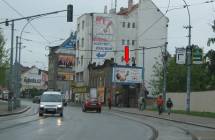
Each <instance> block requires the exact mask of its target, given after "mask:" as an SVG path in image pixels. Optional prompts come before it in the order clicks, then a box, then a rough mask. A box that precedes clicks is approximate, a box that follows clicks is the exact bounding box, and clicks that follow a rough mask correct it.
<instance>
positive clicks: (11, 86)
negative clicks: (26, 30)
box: [6, 20, 14, 111]
mask: <svg viewBox="0 0 215 140" xmlns="http://www.w3.org/2000/svg"><path fill="white" fill-rule="evenodd" d="M7 24H8V23H6V26H7ZM13 37H14V21H13V20H12V24H11V48H10V80H9V88H10V92H9V100H8V111H12V110H13V103H12V100H11V99H12V96H13V40H14V39H13Z"/></svg>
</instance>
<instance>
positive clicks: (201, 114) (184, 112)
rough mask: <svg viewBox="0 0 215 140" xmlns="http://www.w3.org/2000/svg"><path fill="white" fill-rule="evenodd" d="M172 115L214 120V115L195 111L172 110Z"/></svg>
mask: <svg viewBox="0 0 215 140" xmlns="http://www.w3.org/2000/svg"><path fill="white" fill-rule="evenodd" d="M148 110H149V111H157V109H148ZM172 113H175V114H185V115H190V116H198V117H207V118H215V113H212V112H197V111H191V112H189V113H187V112H186V111H184V110H172Z"/></svg>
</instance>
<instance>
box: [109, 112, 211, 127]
mask: <svg viewBox="0 0 215 140" xmlns="http://www.w3.org/2000/svg"><path fill="white" fill-rule="evenodd" d="M113 110H115V111H121V112H125V113H131V114H137V115H144V116H148V117H153V118H158V119H163V120H168V121H174V122H179V123H185V124H189V125H196V126H202V127H206V128H211V129H215V118H206V117H197V116H190V115H185V114H174V113H172V114H171V115H170V116H169V115H168V114H167V113H163V114H162V115H158V112H156V111H148V110H144V111H139V110H138V109H137V108H113Z"/></svg>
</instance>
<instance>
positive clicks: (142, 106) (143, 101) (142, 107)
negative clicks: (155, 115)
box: [141, 97, 146, 110]
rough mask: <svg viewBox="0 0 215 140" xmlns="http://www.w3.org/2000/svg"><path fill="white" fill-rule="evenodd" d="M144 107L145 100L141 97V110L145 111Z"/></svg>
mask: <svg viewBox="0 0 215 140" xmlns="http://www.w3.org/2000/svg"><path fill="white" fill-rule="evenodd" d="M145 105H146V103H145V98H144V97H143V98H142V105H141V110H144V109H145Z"/></svg>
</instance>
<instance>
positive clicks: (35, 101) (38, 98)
mask: <svg viewBox="0 0 215 140" xmlns="http://www.w3.org/2000/svg"><path fill="white" fill-rule="evenodd" d="M32 102H33V103H37V104H39V103H40V96H35V97H34V98H33V100H32Z"/></svg>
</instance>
